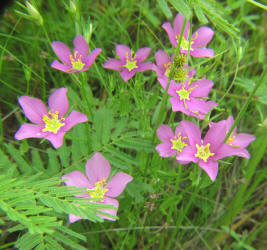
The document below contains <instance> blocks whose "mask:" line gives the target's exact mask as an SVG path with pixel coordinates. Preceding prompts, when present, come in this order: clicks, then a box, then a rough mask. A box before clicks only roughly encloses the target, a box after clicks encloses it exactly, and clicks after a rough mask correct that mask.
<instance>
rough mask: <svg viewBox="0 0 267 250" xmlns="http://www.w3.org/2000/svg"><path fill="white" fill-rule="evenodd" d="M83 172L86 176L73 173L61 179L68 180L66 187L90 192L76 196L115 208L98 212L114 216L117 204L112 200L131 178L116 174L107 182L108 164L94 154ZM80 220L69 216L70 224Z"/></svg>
mask: <svg viewBox="0 0 267 250" xmlns="http://www.w3.org/2000/svg"><path fill="white" fill-rule="evenodd" d="M85 172H86V176H85V175H84V174H83V173H82V172H80V171H73V172H71V173H69V174H65V175H63V176H62V177H61V178H62V179H68V180H67V181H65V184H66V185H67V186H76V187H86V188H88V189H89V191H90V192H88V194H82V195H78V196H79V197H83V198H98V199H102V201H94V202H96V203H101V204H109V205H113V206H114V207H116V208H117V209H99V210H100V211H103V212H106V213H109V214H111V215H114V216H116V215H117V210H118V207H119V202H118V201H117V200H116V199H113V197H117V196H119V195H120V194H121V193H122V192H123V190H124V188H125V187H126V185H127V183H128V182H130V181H132V179H133V178H132V176H130V175H128V174H125V173H123V172H118V173H117V174H115V175H114V176H113V177H112V178H111V179H110V180H109V181H108V182H107V179H108V177H109V175H110V164H109V162H108V161H107V160H106V159H105V158H104V157H103V156H102V154H101V153H95V154H94V155H93V157H92V158H90V159H89V160H88V161H87V163H86V166H85ZM110 197H112V198H110ZM99 216H100V217H101V218H103V219H107V220H114V219H112V218H110V217H107V216H104V215H101V214H99ZM80 219H81V218H80V217H78V216H75V215H73V214H70V215H69V221H70V223H73V222H75V221H77V220H80Z"/></svg>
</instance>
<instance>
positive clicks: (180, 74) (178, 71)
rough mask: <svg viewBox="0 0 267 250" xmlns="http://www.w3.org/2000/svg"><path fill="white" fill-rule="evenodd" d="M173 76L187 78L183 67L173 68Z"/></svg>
mask: <svg viewBox="0 0 267 250" xmlns="http://www.w3.org/2000/svg"><path fill="white" fill-rule="evenodd" d="M174 78H178V79H186V78H187V70H186V69H185V68H183V67H180V68H175V69H174Z"/></svg>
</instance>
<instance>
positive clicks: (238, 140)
mask: <svg viewBox="0 0 267 250" xmlns="http://www.w3.org/2000/svg"><path fill="white" fill-rule="evenodd" d="M255 139H256V136H254V135H250V134H246V133H240V134H237V135H236V137H235V139H234V140H233V142H232V144H233V146H239V147H241V148H245V147H247V146H248V145H249V144H250V143H251V142H252V141H254V140H255Z"/></svg>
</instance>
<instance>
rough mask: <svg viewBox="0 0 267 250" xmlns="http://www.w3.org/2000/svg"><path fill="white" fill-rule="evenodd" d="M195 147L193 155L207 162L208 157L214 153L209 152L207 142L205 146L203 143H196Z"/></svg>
mask: <svg viewBox="0 0 267 250" xmlns="http://www.w3.org/2000/svg"><path fill="white" fill-rule="evenodd" d="M196 147H197V153H196V154H195V157H198V158H200V159H202V160H203V161H204V162H207V160H208V158H209V157H210V156H213V155H214V153H211V152H210V144H209V143H208V144H207V145H205V146H204V145H201V146H199V145H198V144H196Z"/></svg>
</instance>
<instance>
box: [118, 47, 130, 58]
mask: <svg viewBox="0 0 267 250" xmlns="http://www.w3.org/2000/svg"><path fill="white" fill-rule="evenodd" d="M126 53H128V56H130V55H131V49H130V48H129V47H128V46H126V45H123V44H117V45H116V54H117V56H118V57H119V58H120V59H121V60H122V61H125V60H126Z"/></svg>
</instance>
